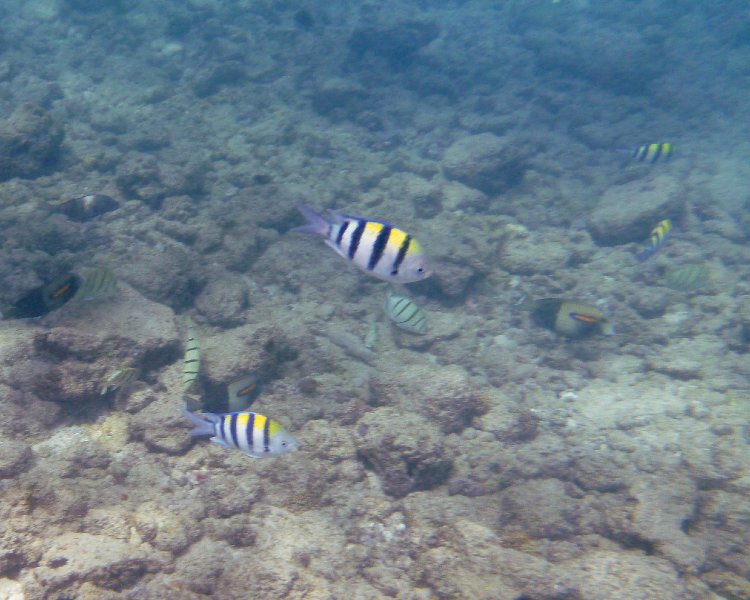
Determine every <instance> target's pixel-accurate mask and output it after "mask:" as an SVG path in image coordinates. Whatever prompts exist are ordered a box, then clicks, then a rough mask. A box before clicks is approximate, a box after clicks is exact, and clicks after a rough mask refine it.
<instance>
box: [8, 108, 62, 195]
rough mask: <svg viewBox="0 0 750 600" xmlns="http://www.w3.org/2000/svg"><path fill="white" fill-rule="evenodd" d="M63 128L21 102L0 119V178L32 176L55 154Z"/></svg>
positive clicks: (48, 165)
mask: <svg viewBox="0 0 750 600" xmlns="http://www.w3.org/2000/svg"><path fill="white" fill-rule="evenodd" d="M63 137H64V132H63V128H62V126H61V125H60V124H59V123H57V122H56V121H55V120H54V119H53V118H52V117H51V116H50V115H49V114H48V113H47V112H45V111H44V109H42V108H41V107H39V106H35V105H30V104H27V105H24V106H21V107H19V108H18V109H16V111H15V112H14V113H13V114H12V115H11V116H10V117H9V118H8V119H7V120H5V121H3V122H0V181H5V180H6V179H11V178H12V177H34V176H36V175H40V174H41V173H43V172H44V171H46V170H48V169H49V168H50V167H51V166H52V165H53V164H54V161H55V160H56V158H57V155H58V152H59V150H60V145H61V144H62V141H63Z"/></svg>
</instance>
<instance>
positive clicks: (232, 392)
mask: <svg viewBox="0 0 750 600" xmlns="http://www.w3.org/2000/svg"><path fill="white" fill-rule="evenodd" d="M262 388H263V385H262V384H261V381H260V379H258V377H257V375H255V374H253V373H250V374H248V375H245V376H243V377H240V378H239V379H237V380H236V381H233V382H232V383H230V384H229V385H228V386H227V396H228V398H227V404H228V406H229V411H230V412H236V411H242V410H246V409H247V408H248V407H249V406H250V405H251V404H252V403H253V402H255V399H256V398H257V397H258V396H260V392H261V390H262Z"/></svg>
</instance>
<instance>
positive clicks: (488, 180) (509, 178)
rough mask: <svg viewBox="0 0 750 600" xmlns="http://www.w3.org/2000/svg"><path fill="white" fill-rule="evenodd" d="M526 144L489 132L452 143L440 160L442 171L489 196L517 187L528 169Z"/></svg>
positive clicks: (449, 177) (448, 176)
mask: <svg viewBox="0 0 750 600" xmlns="http://www.w3.org/2000/svg"><path fill="white" fill-rule="evenodd" d="M527 160H528V143H526V142H521V141H520V140H518V139H515V138H511V137H498V136H496V135H494V134H491V133H480V134H478V135H471V136H468V137H465V138H461V139H460V140H458V141H456V142H454V143H453V144H452V145H451V146H450V147H449V148H448V149H447V150H446V151H445V156H444V158H443V171H444V173H445V175H446V177H447V178H448V179H454V180H456V181H459V182H461V183H463V184H464V185H467V186H469V187H472V188H475V189H477V190H479V191H481V192H484V193H485V194H488V195H490V196H495V195H497V194H500V193H501V192H503V191H505V190H506V189H508V188H510V187H512V186H514V185H516V184H518V183H519V182H520V181H521V179H522V178H523V175H524V173H525V171H526V169H527V166H528V165H527Z"/></svg>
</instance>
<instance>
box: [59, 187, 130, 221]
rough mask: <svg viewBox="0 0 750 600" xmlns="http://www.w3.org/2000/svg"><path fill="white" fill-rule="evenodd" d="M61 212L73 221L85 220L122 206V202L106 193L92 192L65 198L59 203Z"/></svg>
mask: <svg viewBox="0 0 750 600" xmlns="http://www.w3.org/2000/svg"><path fill="white" fill-rule="evenodd" d="M56 208H57V210H58V212H61V213H62V214H64V215H65V216H67V217H68V218H69V219H72V220H73V221H78V222H83V221H88V220H89V219H93V218H94V217H98V216H99V215H103V214H104V213H108V212H111V211H113V210H117V209H118V208H120V203H119V202H117V200H115V199H114V198H112V197H110V196H106V195H105V194H90V195H88V196H81V197H79V198H72V199H70V200H65V201H63V202H61V203H60V204H58V205H57V207H56Z"/></svg>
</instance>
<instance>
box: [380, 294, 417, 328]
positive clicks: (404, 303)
mask: <svg viewBox="0 0 750 600" xmlns="http://www.w3.org/2000/svg"><path fill="white" fill-rule="evenodd" d="M383 308H384V309H385V314H386V315H387V316H388V318H389V319H390V320H391V322H392V323H393V324H394V325H395V326H396V327H399V328H401V329H403V330H404V331H408V332H409V333H416V334H417V335H424V334H425V333H427V315H425V313H424V311H423V310H422V309H421V308H419V307H418V306H417V305H416V304H415V303H414V302H413V301H411V300H409V298H406V297H405V296H398V295H396V294H394V293H389V294H388V296H387V297H386V299H385V305H384V306H383Z"/></svg>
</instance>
